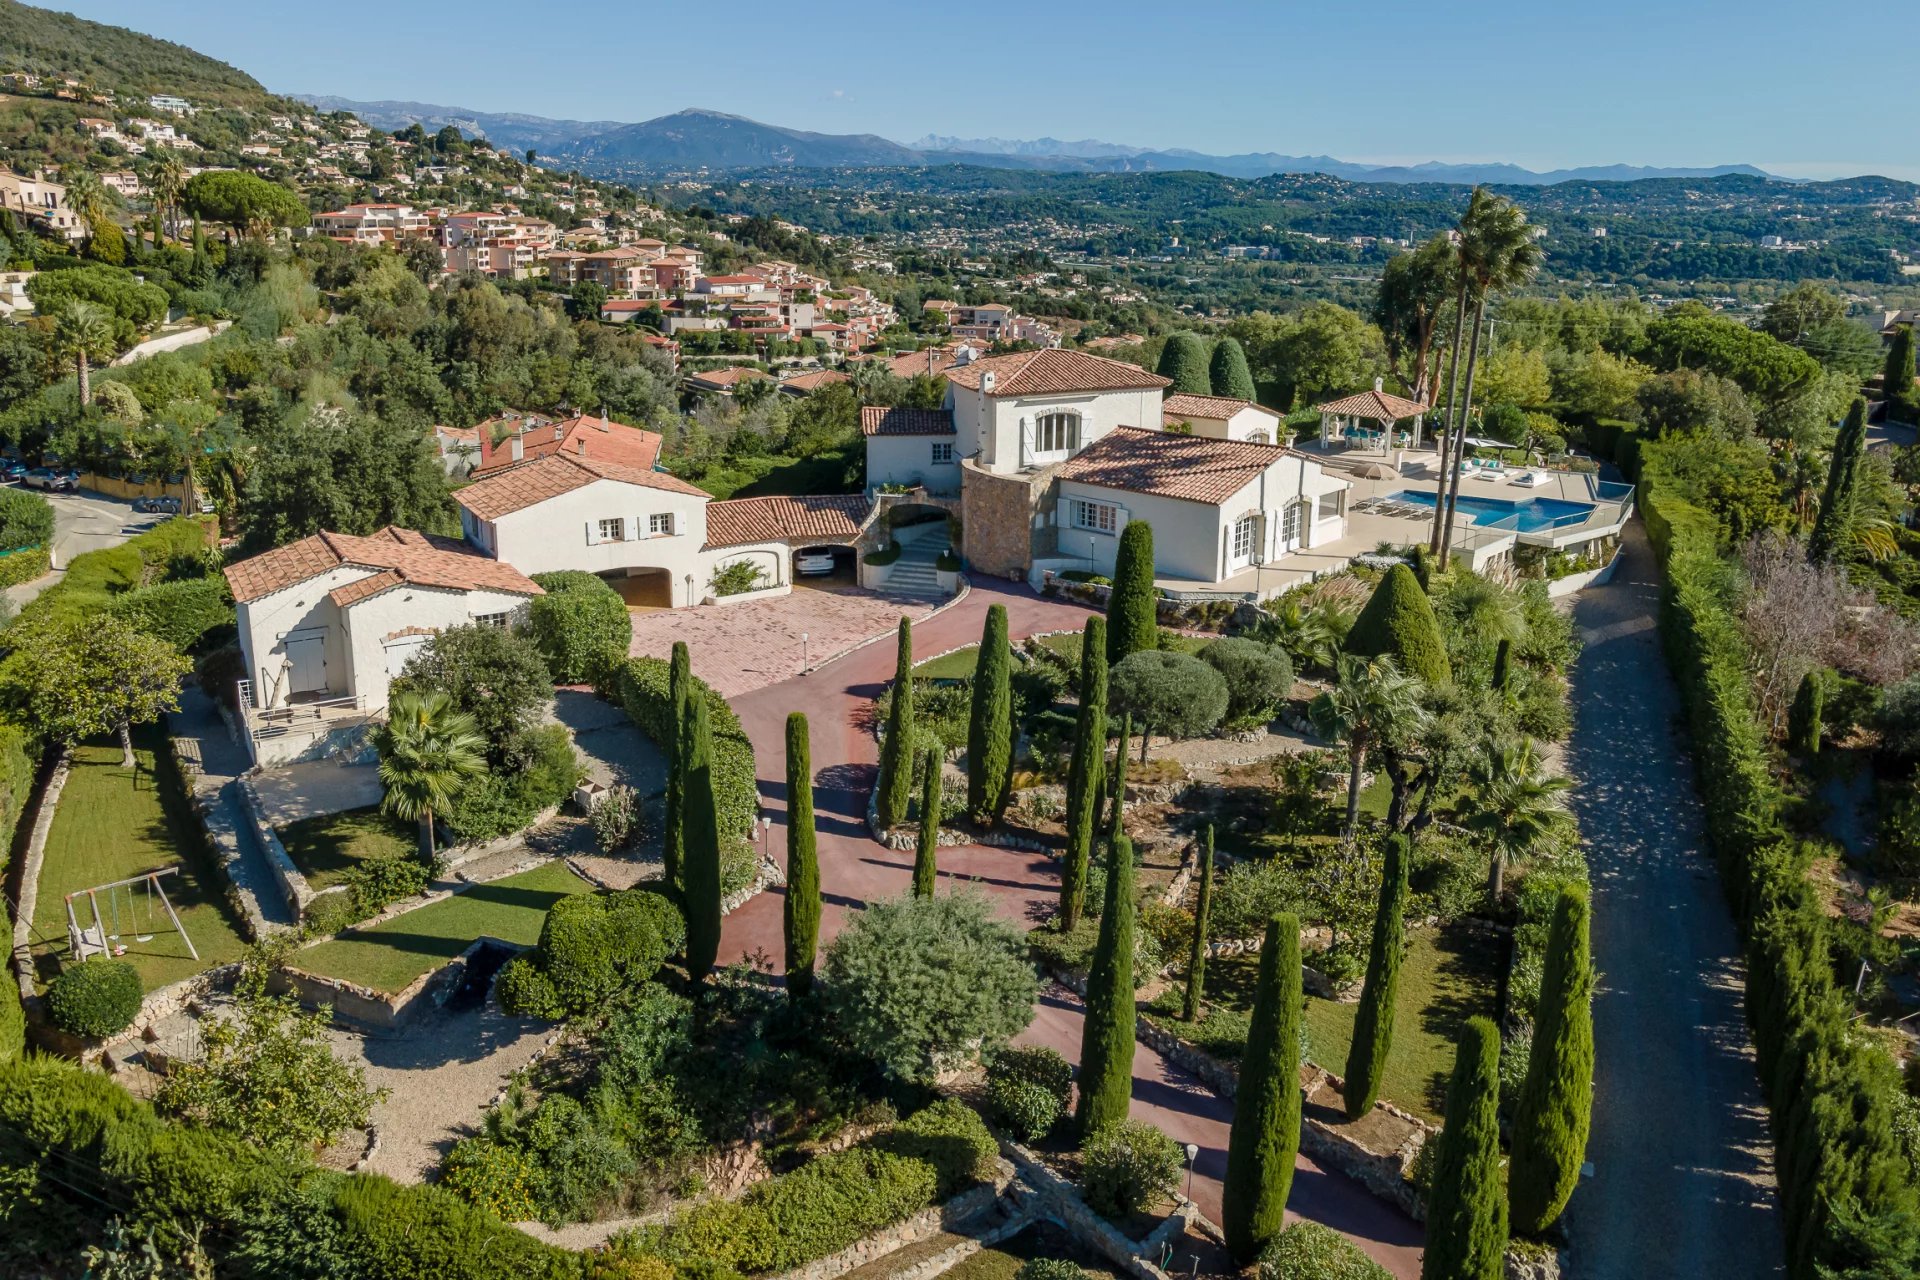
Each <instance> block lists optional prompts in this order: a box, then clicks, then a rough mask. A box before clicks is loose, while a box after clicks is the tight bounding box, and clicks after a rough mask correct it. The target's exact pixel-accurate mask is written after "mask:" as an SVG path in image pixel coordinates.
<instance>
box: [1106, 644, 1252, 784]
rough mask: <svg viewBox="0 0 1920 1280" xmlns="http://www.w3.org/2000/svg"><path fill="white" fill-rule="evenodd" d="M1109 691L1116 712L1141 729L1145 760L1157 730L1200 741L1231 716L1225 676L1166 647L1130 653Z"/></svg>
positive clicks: (1113, 678)
mask: <svg viewBox="0 0 1920 1280" xmlns="http://www.w3.org/2000/svg"><path fill="white" fill-rule="evenodd" d="M1109 689H1110V690H1111V693H1110V696H1111V698H1112V701H1113V707H1114V709H1115V710H1116V711H1120V712H1124V713H1127V714H1130V715H1132V717H1133V718H1134V720H1135V721H1136V722H1138V724H1139V725H1140V729H1141V742H1140V756H1141V759H1145V758H1146V754H1147V745H1146V744H1147V740H1148V738H1149V737H1150V736H1151V735H1152V734H1153V733H1154V732H1156V731H1157V732H1160V733H1164V734H1166V735H1167V736H1169V737H1173V738H1196V737H1198V736H1200V735H1201V734H1203V733H1206V732H1208V731H1210V730H1212V729H1213V728H1214V727H1215V726H1216V725H1218V724H1219V723H1220V721H1221V719H1222V718H1223V717H1224V716H1225V715H1226V714H1227V681H1226V678H1225V677H1224V676H1222V675H1221V674H1220V673H1219V672H1218V671H1216V670H1215V669H1214V668H1212V667H1210V666H1208V665H1207V664H1206V663H1204V662H1202V661H1200V659H1198V658H1196V657H1194V656H1193V655H1192V654H1187V653H1173V652H1169V651H1168V650H1165V649H1149V650H1145V651H1142V652H1140V653H1134V654H1129V655H1128V656H1127V657H1125V658H1122V659H1121V660H1120V662H1119V663H1118V664H1117V665H1116V666H1115V667H1114V668H1113V673H1112V675H1111V676H1110V677H1109Z"/></svg>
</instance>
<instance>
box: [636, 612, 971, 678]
mask: <svg viewBox="0 0 1920 1280" xmlns="http://www.w3.org/2000/svg"><path fill="white" fill-rule="evenodd" d="M935 607H936V605H935V604H934V603H933V602H930V601H926V600H919V599H907V598H903V597H900V596H888V595H879V594H876V593H874V592H871V591H859V590H847V591H817V590H812V589H801V590H798V591H795V592H793V593H792V594H791V595H785V596H774V597H771V598H769V599H765V600H750V601H747V602H746V603H744V604H730V605H722V604H703V605H699V606H696V607H695V608H692V609H671V610H659V611H644V612H636V613H635V614H634V615H633V647H632V649H631V650H630V652H631V653H632V654H633V656H635V657H653V658H664V657H666V656H667V655H668V654H669V653H671V652H672V651H673V642H674V641H676V640H684V641H686V642H687V647H688V648H689V649H690V650H691V651H692V657H693V673H694V674H695V675H697V676H699V677H700V678H701V679H702V680H705V681H706V682H707V683H708V684H710V685H712V686H713V687H714V688H715V689H717V690H719V692H720V695H721V696H722V697H726V698H734V697H738V696H739V695H740V694H743V693H751V692H752V691H753V690H755V689H763V688H765V687H766V686H768V685H770V684H778V683H779V682H780V681H782V680H787V679H791V678H792V677H794V676H797V675H799V674H800V673H801V672H802V671H806V670H809V669H811V668H814V667H818V666H820V665H821V664H822V663H824V662H826V661H828V660H830V659H831V658H833V657H835V656H837V655H839V654H842V653H845V652H846V651H847V650H849V649H851V648H853V647H854V646H856V645H858V644H861V643H863V642H864V641H868V640H871V639H873V638H875V637H876V636H884V635H887V634H889V633H891V632H892V631H893V629H894V628H895V627H896V626H898V625H899V623H900V615H901V614H902V613H905V614H906V615H907V616H908V617H910V618H912V619H913V620H914V621H916V622H918V621H919V620H920V619H921V618H924V617H926V616H927V615H928V614H929V613H932V612H933V610H934V608H935ZM976 625H977V624H976ZM803 636H804V637H805V639H804V640H803V639H802V637H803ZM888 652H889V654H891V652H892V651H891V650H889V651H888ZM933 652H935V651H933V650H928V653H929V655H931V653H933ZM888 664H889V669H891V664H892V658H891V656H889V658H888Z"/></svg>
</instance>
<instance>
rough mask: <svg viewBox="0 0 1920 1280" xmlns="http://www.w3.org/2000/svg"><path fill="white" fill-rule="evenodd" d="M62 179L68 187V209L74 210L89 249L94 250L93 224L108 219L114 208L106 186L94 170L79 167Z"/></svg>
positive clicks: (62, 176)
mask: <svg viewBox="0 0 1920 1280" xmlns="http://www.w3.org/2000/svg"><path fill="white" fill-rule="evenodd" d="M60 177H61V179H62V181H64V182H65V183H66V187H67V208H69V209H71V210H73V213H74V216H75V217H77V218H79V219H80V227H81V230H82V231H84V232H85V234H86V243H87V248H88V249H92V247H93V224H94V223H95V222H96V221H98V220H99V219H101V218H104V217H106V216H107V210H108V209H109V208H111V207H112V205H111V202H110V199H111V198H110V197H109V196H108V195H107V187H106V184H105V183H103V182H101V181H100V175H99V174H97V173H95V172H94V171H93V170H91V169H81V168H78V167H75V168H74V169H73V171H72V172H71V173H63V174H61V175H60Z"/></svg>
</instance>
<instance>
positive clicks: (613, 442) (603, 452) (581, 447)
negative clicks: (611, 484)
mask: <svg viewBox="0 0 1920 1280" xmlns="http://www.w3.org/2000/svg"><path fill="white" fill-rule="evenodd" d="M513 434H515V435H518V436H519V438H520V452H521V456H520V458H518V459H515V458H514V456H513V446H512V439H513V435H509V436H508V437H507V439H505V440H502V441H501V442H500V443H499V444H494V443H493V441H492V438H491V435H490V434H489V433H486V432H482V433H481V436H480V465H479V466H478V467H476V468H474V472H473V474H474V475H475V476H476V477H479V476H485V475H491V474H492V473H494V472H495V471H499V470H502V469H504V468H506V467H511V466H517V465H522V464H524V463H526V462H528V461H531V460H533V459H536V458H544V457H547V456H548V455H549V454H554V453H565V454H568V455H569V456H573V457H583V458H593V459H596V460H599V461H602V462H617V463H619V464H620V465H622V466H627V467H637V468H639V469H640V470H642V471H650V470H652V469H653V465H654V464H655V463H656V462H658V461H660V443H661V442H660V436H659V435H658V434H657V433H656V432H652V431H645V430H642V429H641V428H639V427H630V426H628V425H627V424H626V423H624V422H615V421H613V420H612V419H610V418H590V417H586V416H584V415H582V416H580V417H575V418H565V419H562V420H561V421H559V422H537V423H536V424H535V425H532V426H528V427H525V428H523V429H519V430H517V431H515V432H514V433H513Z"/></svg>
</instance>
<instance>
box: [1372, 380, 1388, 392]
mask: <svg viewBox="0 0 1920 1280" xmlns="http://www.w3.org/2000/svg"><path fill="white" fill-rule="evenodd" d="M1373 389H1374V390H1375V391H1385V390H1386V389H1387V380H1386V379H1385V378H1375V379H1374V380H1373Z"/></svg>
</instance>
